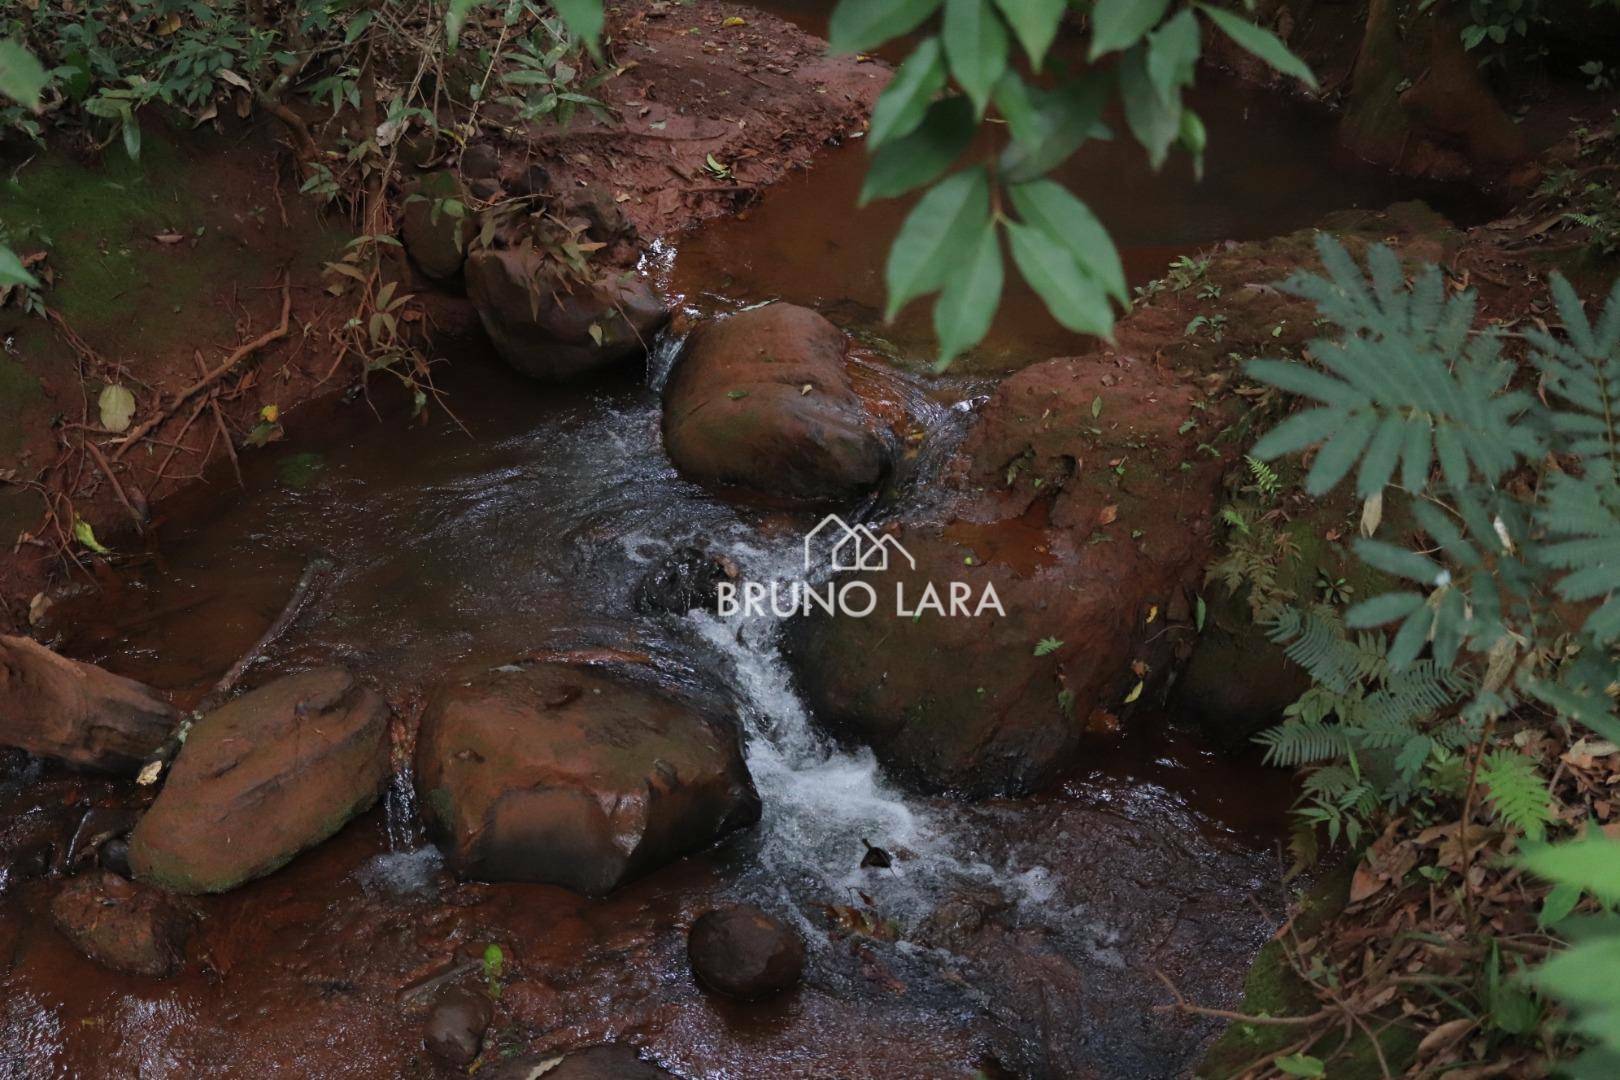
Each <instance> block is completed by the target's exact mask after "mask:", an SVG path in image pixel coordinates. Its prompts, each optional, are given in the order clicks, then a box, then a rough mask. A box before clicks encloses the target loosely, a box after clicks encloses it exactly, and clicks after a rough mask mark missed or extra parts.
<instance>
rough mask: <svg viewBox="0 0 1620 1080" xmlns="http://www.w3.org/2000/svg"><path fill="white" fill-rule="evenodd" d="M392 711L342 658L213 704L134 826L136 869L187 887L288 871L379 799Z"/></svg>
mask: <svg viewBox="0 0 1620 1080" xmlns="http://www.w3.org/2000/svg"><path fill="white" fill-rule="evenodd" d="M389 716H390V711H389V708H388V703H387V702H385V701H384V700H383V699H382V698H381V697H380V696H379V695H378V694H376V693H375V692H374V691H372V690H369V689H367V688H365V687H363V686H361V685H360V684H359V683H358V682H356V681H355V679H354V676H353V675H351V674H349V673H348V672H347V671H345V670H343V669H342V668H318V669H316V670H314V671H306V672H304V673H302V674H299V675H289V676H286V677H285V678H280V679H277V680H275V681H274V682H272V683H269V684H267V685H265V686H262V687H260V688H259V689H257V690H254V691H252V692H251V693H248V694H244V695H243V696H241V697H239V698H237V699H235V700H234V701H232V702H230V703H229V704H226V705H224V706H221V707H220V708H219V709H217V710H215V711H214V712H211V713H209V714H208V715H207V716H205V717H203V718H202V719H201V720H199V721H198V722H197V724H196V726H194V727H193V728H192V729H191V733H190V735H189V736H188V737H187V738H186V741H185V744H184V745H183V746H182V747H181V749H180V755H179V756H178V757H177V758H176V759H175V762H174V765H173V767H172V768H170V770H169V777H168V780H167V782H166V783H165V784H164V786H163V791H162V792H161V793H160V794H159V795H158V797H157V800H156V801H155V802H154V803H153V804H152V808H151V809H150V810H148V811H147V812H146V815H145V816H144V817H142V818H141V820H140V823H139V824H137V825H136V826H135V831H134V832H133V833H132V834H131V835H130V841H129V861H130V868H131V869H132V870H133V872H134V874H135V876H136V877H137V878H139V879H140V880H142V881H148V882H151V883H152V884H155V885H161V886H163V887H164V888H166V889H170V890H172V891H174V892H179V893H211V892H223V891H225V890H227V889H233V888H235V887H236V886H238V885H241V884H242V883H243V882H246V881H251V880H252V879H254V878H258V877H263V876H264V875H265V874H268V873H271V872H272V871H274V870H277V869H279V868H280V867H282V866H283V865H284V864H286V863H287V862H288V861H289V860H291V859H292V858H293V856H295V855H297V854H298V853H299V852H301V851H304V850H305V849H307V848H311V847H314V846H315V845H316V844H319V843H320V842H321V841H323V840H325V839H326V838H327V837H329V836H331V835H332V834H333V833H335V832H337V831H338V829H340V828H342V827H343V825H344V824H345V823H346V822H347V821H348V820H349V819H350V818H352V817H354V816H355V815H356V814H358V813H361V812H362V811H364V810H366V809H369V808H370V807H371V805H372V804H373V803H375V802H376V801H377V797H378V795H380V794H381V793H382V790H383V788H384V786H385V785H386V783H387V781H388V776H389V772H390V769H389V759H388V719H389Z"/></svg>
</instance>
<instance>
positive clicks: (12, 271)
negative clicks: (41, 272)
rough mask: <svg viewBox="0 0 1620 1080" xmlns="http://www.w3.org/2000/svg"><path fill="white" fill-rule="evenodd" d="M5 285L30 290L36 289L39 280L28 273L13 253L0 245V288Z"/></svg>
mask: <svg viewBox="0 0 1620 1080" xmlns="http://www.w3.org/2000/svg"><path fill="white" fill-rule="evenodd" d="M7 285H26V286H28V287H29V288H30V289H37V288H39V280H38V279H37V278H35V277H34V275H33V274H30V273H29V272H28V268H27V267H25V266H24V265H23V264H22V260H21V259H19V258H17V253H16V252H15V251H12V250H11V249H10V248H8V247H6V245H4V244H0V288H3V287H4V286H7Z"/></svg>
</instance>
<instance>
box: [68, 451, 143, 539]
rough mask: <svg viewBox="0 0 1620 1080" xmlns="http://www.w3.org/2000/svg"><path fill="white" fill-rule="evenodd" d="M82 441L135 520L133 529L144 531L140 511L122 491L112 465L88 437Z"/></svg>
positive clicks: (121, 485) (131, 517)
mask: <svg viewBox="0 0 1620 1080" xmlns="http://www.w3.org/2000/svg"><path fill="white" fill-rule="evenodd" d="M83 442H84V448H85V449H86V450H88V451H90V456H91V457H93V458H95V459H96V464H97V465H99V466H100V467H101V471H102V474H103V475H105V476H106V477H107V480H108V482H109V483H111V484H112V489H113V494H115V495H117V496H118V501H119V502H121V503H123V504H124V509H125V510H128V511H129V516H130V520H132V521H134V522H135V531H136V532H139V533H144V532H146V522H145V520H144V519H143V518H142V517H141V513H140V511H139V510H136V509H135V504H133V503H131V502H130V501H129V496H128V495H126V494H125V493H124V485H123V484H120V483H119V482H118V477H117V476H116V475H114V473H113V467H112V465H111V464H110V463H109V462H108V461H107V458H106V457H105V456H104V455H103V454H102V452H101V448H100V447H98V446H97V445H96V444H95V443H93V442H91V441H90V440H89V439H85V440H83Z"/></svg>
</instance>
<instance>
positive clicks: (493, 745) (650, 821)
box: [416, 663, 760, 895]
mask: <svg viewBox="0 0 1620 1080" xmlns="http://www.w3.org/2000/svg"><path fill="white" fill-rule="evenodd" d="M416 775H417V786H418V790H419V791H420V792H421V794H422V803H423V806H424V808H425V814H426V817H427V819H428V823H429V825H430V827H431V828H432V829H433V830H434V832H435V833H436V835H437V836H438V837H439V839H440V842H441V845H442V846H443V848H444V850H445V854H446V857H447V860H448V862H449V864H450V867H451V869H452V870H453V871H454V872H455V873H456V874H457V875H459V876H461V877H464V878H477V879H480V880H484V881H538V882H547V883H550V884H555V885H562V886H565V887H567V888H570V889H573V890H575V891H577V892H581V893H585V894H588V895H601V894H603V893H606V892H609V891H611V890H612V889H615V888H617V887H618V886H620V885H622V884H624V883H625V882H627V881H629V880H631V879H632V878H635V877H638V876H640V875H642V874H645V873H647V872H648V871H651V870H653V869H655V868H657V867H659V866H662V865H664V864H665V863H668V862H671V861H673V860H675V859H678V858H680V857H681V856H683V855H686V854H689V853H691V852H693V851H696V850H698V849H700V848H703V847H706V846H707V845H709V844H711V843H713V842H714V841H715V840H716V839H718V838H719V837H721V836H723V835H724V834H726V833H728V832H730V831H731V830H733V829H736V828H740V827H741V826H744V825H749V824H752V823H753V822H755V821H757V820H758V818H759V810H760V805H759V796H758V794H757V793H756V792H755V791H754V785H753V782H752V780H750V779H749V776H748V769H747V767H746V766H745V765H744V764H743V758H742V750H741V747H740V746H739V744H738V739H737V732H736V729H735V727H734V726H733V725H732V724H731V723H729V722H727V721H725V720H723V719H721V718H719V717H717V716H713V715H708V714H705V713H703V712H701V711H699V710H697V709H695V708H693V707H691V706H688V705H685V704H682V703H680V702H677V701H674V700H672V699H670V698H668V697H666V696H664V695H663V694H661V693H659V692H657V691H654V690H651V689H647V688H644V687H642V686H639V685H636V684H633V683H630V682H628V681H625V680H624V679H622V678H620V677H616V676H613V675H609V674H607V673H605V672H603V671H600V670H593V669H591V668H589V667H585V666H581V665H574V664H565V663H536V664H532V665H530V666H528V667H524V668H507V669H502V670H497V671H494V672H490V673H488V674H486V675H482V676H480V677H478V678H475V679H473V680H472V681H470V682H462V683H456V684H453V685H449V686H446V687H444V688H442V689H441V690H439V691H438V693H436V694H435V695H434V697H433V698H432V699H431V700H430V701H429V703H428V706H427V709H426V711H425V713H424V714H423V717H422V727H421V733H420V735H419V737H418V741H417V755H416Z"/></svg>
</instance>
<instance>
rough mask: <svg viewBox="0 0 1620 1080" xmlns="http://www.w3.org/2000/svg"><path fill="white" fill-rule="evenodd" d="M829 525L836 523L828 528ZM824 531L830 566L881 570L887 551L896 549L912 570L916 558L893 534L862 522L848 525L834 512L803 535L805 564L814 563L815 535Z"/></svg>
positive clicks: (837, 569)
mask: <svg viewBox="0 0 1620 1080" xmlns="http://www.w3.org/2000/svg"><path fill="white" fill-rule="evenodd" d="M829 526H837V527H836V528H835V529H831V530H830V531H829ZM824 531H826V532H827V535H828V538H829V539H830V540H831V541H832V569H833V571H834V572H842V571H846V570H868V571H879V572H881V571H884V570H887V569H888V568H889V552H890V551H891V550H892V551H894V552H897V553H898V554H899V555H900V556H901V557H902V558H904V559H905V560H906V562H907V563H909V564H910V565H911V568H912V569H913V570H915V569H917V560H916V559H914V558H912V557H911V552H909V551H907V550H906V549H905V547H904V546H903V545H902V544H901V543H900V541H898V540H896V539H895V538H894V537H892V536H879V535H878V534H877V533H875V532H873V531H872V530H871V529H869V528H867V527H866V526H865V525H854V526H852V525H850V524H849V523H848V522H846V521H845V520H844V519H843V518H841V517H839V516H838V515H837V514H828V515H827V516H826V517H824V518H822V519H821V521H820V523H818V524H817V525H816V527H815V528H813V529H811V530H810V532H809V533H808V534H806V536H805V538H804V568H805V570H806V571H808V570H810V569H811V568H812V567H813V566H815V565H816V562H817V559H816V555H815V546H816V537H817V536H819V535H820V534H821V533H822V532H824Z"/></svg>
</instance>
